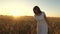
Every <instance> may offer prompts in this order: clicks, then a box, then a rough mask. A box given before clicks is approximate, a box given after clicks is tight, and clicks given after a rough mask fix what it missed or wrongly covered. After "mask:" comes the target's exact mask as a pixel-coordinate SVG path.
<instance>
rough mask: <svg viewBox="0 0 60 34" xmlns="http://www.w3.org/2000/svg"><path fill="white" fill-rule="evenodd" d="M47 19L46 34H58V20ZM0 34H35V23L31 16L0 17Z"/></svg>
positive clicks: (59, 25) (59, 23)
mask: <svg viewBox="0 0 60 34" xmlns="http://www.w3.org/2000/svg"><path fill="white" fill-rule="evenodd" d="M47 19H48V26H49V28H48V29H49V31H48V34H60V18H56V17H47ZM0 34H37V22H36V21H35V19H34V17H33V16H20V17H18V18H16V19H14V17H13V16H0Z"/></svg>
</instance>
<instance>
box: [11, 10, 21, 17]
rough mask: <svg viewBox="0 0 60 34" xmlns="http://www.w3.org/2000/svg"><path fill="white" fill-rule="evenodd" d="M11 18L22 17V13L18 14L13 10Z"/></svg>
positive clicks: (17, 11)
mask: <svg viewBox="0 0 60 34" xmlns="http://www.w3.org/2000/svg"><path fill="white" fill-rule="evenodd" d="M12 16H15V17H17V16H22V13H20V11H19V10H13V11H12Z"/></svg>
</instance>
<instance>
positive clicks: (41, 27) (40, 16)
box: [33, 6, 48, 34]
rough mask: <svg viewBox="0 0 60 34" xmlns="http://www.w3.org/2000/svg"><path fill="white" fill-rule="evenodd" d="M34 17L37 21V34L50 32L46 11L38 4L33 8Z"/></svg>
mask: <svg viewBox="0 0 60 34" xmlns="http://www.w3.org/2000/svg"><path fill="white" fill-rule="evenodd" d="M33 12H34V14H35V15H34V17H35V19H36V21H37V34H48V25H47V19H46V16H45V13H44V12H42V11H41V10H40V8H39V7H38V6H35V7H34V8H33Z"/></svg>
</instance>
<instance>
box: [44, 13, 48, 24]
mask: <svg viewBox="0 0 60 34" xmlns="http://www.w3.org/2000/svg"><path fill="white" fill-rule="evenodd" d="M44 18H45V21H46V22H47V24H49V23H48V20H47V17H46V15H45V14H44Z"/></svg>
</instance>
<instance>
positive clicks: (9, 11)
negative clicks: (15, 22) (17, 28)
mask: <svg viewBox="0 0 60 34" xmlns="http://www.w3.org/2000/svg"><path fill="white" fill-rule="evenodd" d="M36 5H37V6H39V7H40V8H41V10H42V11H44V12H45V14H46V15H47V16H48V17H60V0H0V15H8V16H9V15H12V16H14V15H16V16H17V15H18V16H33V15H34V13H33V7H34V6H36Z"/></svg>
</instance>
